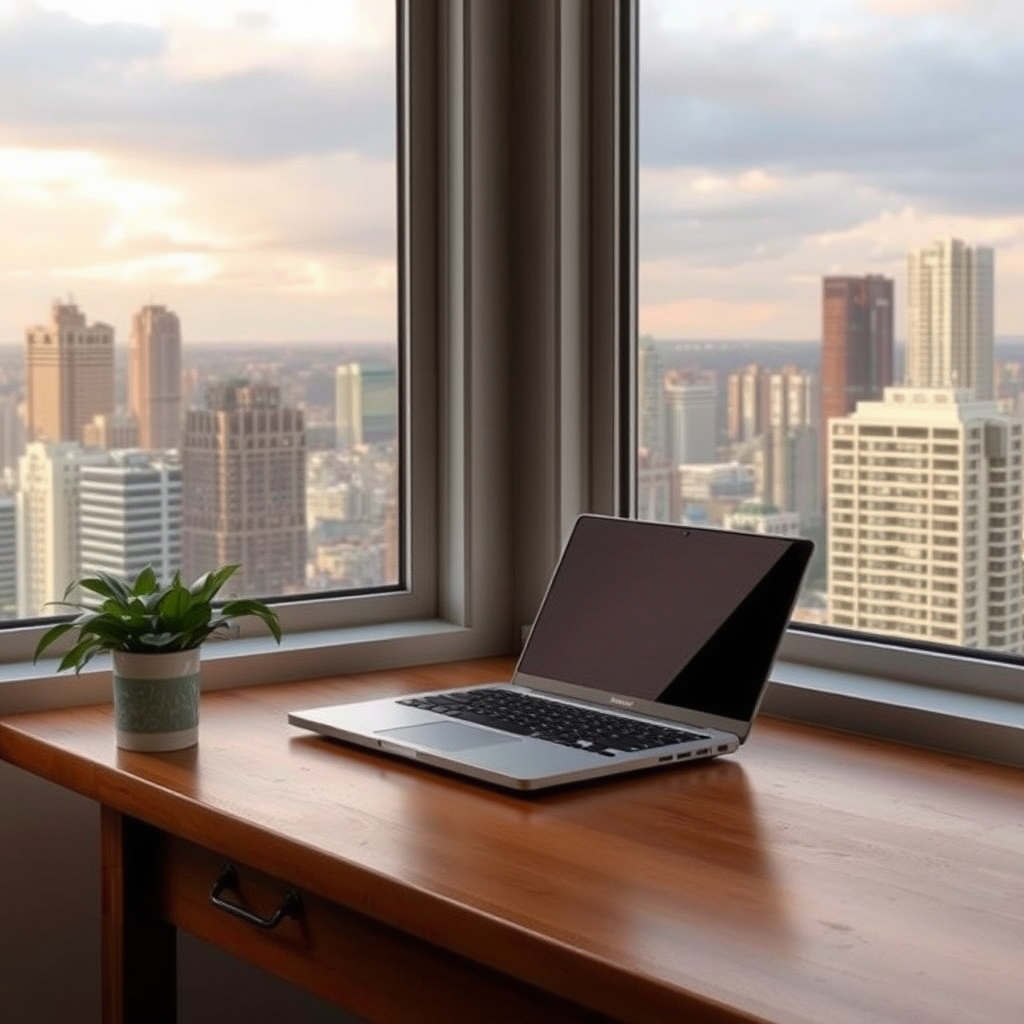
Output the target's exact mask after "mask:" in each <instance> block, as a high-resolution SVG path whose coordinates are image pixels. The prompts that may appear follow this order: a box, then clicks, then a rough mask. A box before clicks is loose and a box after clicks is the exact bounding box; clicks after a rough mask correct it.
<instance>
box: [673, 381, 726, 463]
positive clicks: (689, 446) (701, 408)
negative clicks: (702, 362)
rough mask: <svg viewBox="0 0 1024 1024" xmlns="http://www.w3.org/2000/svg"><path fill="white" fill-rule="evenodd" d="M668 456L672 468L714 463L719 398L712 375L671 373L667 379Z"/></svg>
mask: <svg viewBox="0 0 1024 1024" xmlns="http://www.w3.org/2000/svg"><path fill="white" fill-rule="evenodd" d="M664 393H665V424H666V429H665V435H666V444H665V447H666V453H667V457H668V460H669V462H670V464H671V465H674V466H677V465H680V464H681V463H684V462H714V461H715V456H716V450H717V440H718V395H717V391H716V388H715V381H714V377H713V375H711V374H708V373H702V372H694V373H680V372H672V373H669V374H668V375H667V376H666V378H665V389H664Z"/></svg>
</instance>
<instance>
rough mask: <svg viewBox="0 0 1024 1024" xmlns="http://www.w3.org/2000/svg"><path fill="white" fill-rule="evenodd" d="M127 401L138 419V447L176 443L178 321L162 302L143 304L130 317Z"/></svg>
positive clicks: (178, 420) (152, 448) (178, 427)
mask: <svg viewBox="0 0 1024 1024" xmlns="http://www.w3.org/2000/svg"><path fill="white" fill-rule="evenodd" d="M128 404H129V407H130V408H131V411H132V412H134V413H135V416H136V417H137V419H138V421H139V447H141V448H145V449H147V450H149V451H157V450H161V449H168V448H177V447H179V445H180V444H181V422H182V420H181V324H180V322H179V320H178V317H177V314H175V313H172V312H171V311H170V310H169V309H167V308H166V307H165V306H143V307H142V309H140V310H139V311H138V313H136V314H135V316H134V317H132V337H131V348H130V350H129V366H128Z"/></svg>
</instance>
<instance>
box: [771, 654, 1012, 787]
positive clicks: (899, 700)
mask: <svg viewBox="0 0 1024 1024" xmlns="http://www.w3.org/2000/svg"><path fill="white" fill-rule="evenodd" d="M761 709H762V711H763V712H764V713H765V714H769V715H774V716H777V717H779V718H788V719H791V720H793V721H799V722H807V723H811V724H814V725H821V726H825V727H827V728H832V729H840V730H842V731H845V732H853V733H859V734H862V735H867V736H877V737H879V738H882V739H887V740H895V741H897V742H900V743H908V744H912V745H914V746H920V747H927V748H930V749H932V750H941V751H944V752H947V753H951V754H962V755H965V756H968V757H976V758H980V759H982V760H985V761H994V762H997V763H1001V764H1009V765H1014V766H1016V767H1024V703H1021V702H1020V701H1019V700H1011V699H1009V698H1001V697H995V696H985V695H974V694H969V693H962V692H956V691H953V690H949V689H946V688H944V687H940V686H928V685H925V684H922V683H907V682H899V681H896V680H894V679H886V678H881V677H877V676H868V675H863V674H858V673H855V672H848V671H838V670H835V669H827V668H821V667H818V666H814V665H801V664H796V663H794V662H790V661H785V660H781V659H780V660H778V661H776V663H775V667H774V669H773V671H772V678H771V683H770V685H769V687H768V690H767V692H766V693H765V697H764V702H763V704H762V708H761ZM755 730H756V726H755Z"/></svg>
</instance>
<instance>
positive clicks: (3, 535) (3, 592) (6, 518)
mask: <svg viewBox="0 0 1024 1024" xmlns="http://www.w3.org/2000/svg"><path fill="white" fill-rule="evenodd" d="M17 614H18V528H17V504H16V501H15V498H14V496H13V495H10V494H0V619H13V618H14V617H15V616H16V615H17Z"/></svg>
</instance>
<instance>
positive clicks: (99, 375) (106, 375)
mask: <svg viewBox="0 0 1024 1024" xmlns="http://www.w3.org/2000/svg"><path fill="white" fill-rule="evenodd" d="M26 343H27V345H26V360H25V369H26V391H27V400H28V412H27V436H28V440H30V441H51V442H56V441H81V440H82V439H83V432H84V430H85V425H86V424H87V423H89V422H90V421H91V420H92V418H93V417H94V416H95V415H97V414H98V413H113V411H114V328H113V327H110V326H108V325H107V324H101V323H96V324H89V323H87V322H86V318H85V314H84V313H82V312H81V310H79V308H78V307H77V306H74V305H71V304H67V303H60V302H55V303H54V304H53V307H52V309H51V316H50V322H49V323H46V324H38V325H36V326H34V327H30V328H29V329H28V331H27V332H26Z"/></svg>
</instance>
